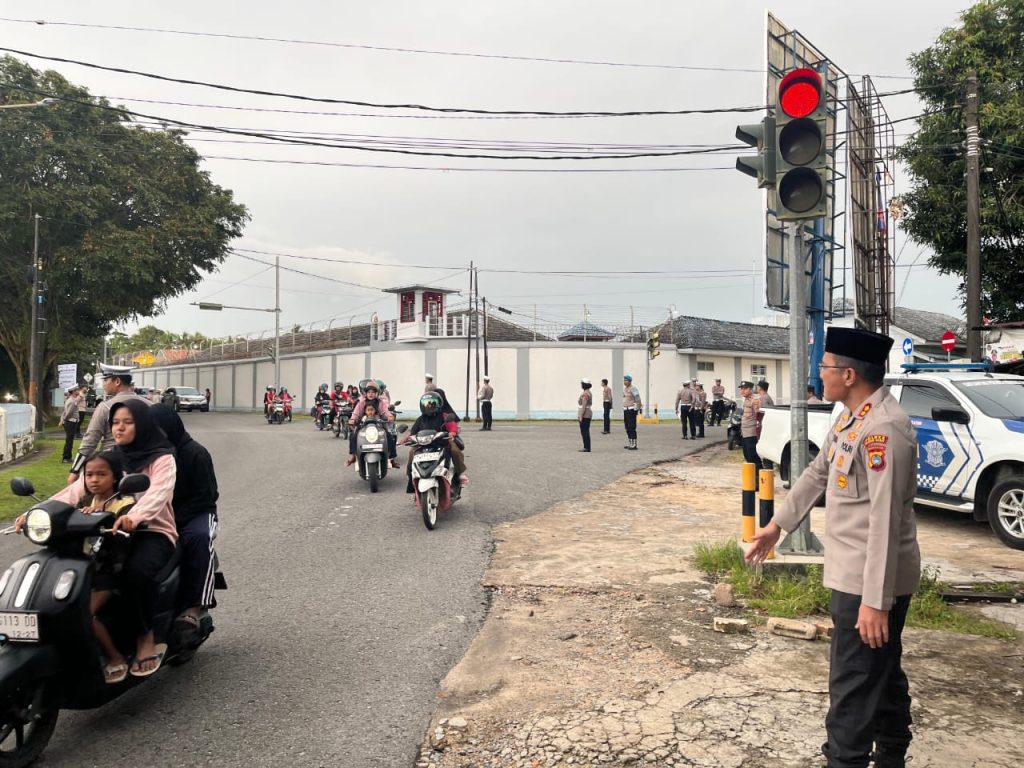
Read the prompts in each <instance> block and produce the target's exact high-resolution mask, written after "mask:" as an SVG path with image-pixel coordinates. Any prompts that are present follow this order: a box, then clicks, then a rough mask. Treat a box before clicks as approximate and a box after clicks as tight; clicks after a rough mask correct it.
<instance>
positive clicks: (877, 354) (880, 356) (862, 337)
mask: <svg viewBox="0 0 1024 768" xmlns="http://www.w3.org/2000/svg"><path fill="white" fill-rule="evenodd" d="M890 349H892V339H891V338H889V337H888V336H883V335H882V334H880V333H874V332H873V331H865V330H862V329H861V328H835V327H833V328H829V329H828V333H827V334H826V335H825V351H826V352H831V353H832V354H833V355H840V356H841V357H849V358H852V359H854V360H860V361H862V362H865V363H873V364H874V365H884V364H885V361H886V359H887V358H888V357H889V350H890Z"/></svg>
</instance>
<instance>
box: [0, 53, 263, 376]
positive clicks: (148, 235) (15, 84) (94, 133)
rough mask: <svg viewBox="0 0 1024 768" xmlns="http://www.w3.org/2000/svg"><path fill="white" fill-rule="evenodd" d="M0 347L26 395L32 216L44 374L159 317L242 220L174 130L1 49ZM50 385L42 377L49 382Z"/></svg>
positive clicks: (220, 255) (242, 213) (92, 354)
mask: <svg viewBox="0 0 1024 768" xmlns="http://www.w3.org/2000/svg"><path fill="white" fill-rule="evenodd" d="M44 94H53V95H55V96H57V97H58V100H57V101H56V102H54V103H51V104H48V105H46V106H41V107H35V108H27V109H0V346H2V347H3V348H4V349H5V350H6V352H7V354H8V355H9V357H10V359H11V362H12V364H13V365H14V369H15V372H16V374H17V377H18V381H19V386H20V387H21V389H22V392H23V394H24V392H25V390H26V380H27V376H28V357H29V338H30V336H29V325H30V312H31V303H30V294H31V286H30V284H29V272H30V263H31V258H30V256H31V252H32V242H33V219H34V217H35V215H36V214H38V215H39V216H41V217H42V218H41V220H40V221H39V252H40V255H41V257H42V262H43V271H42V273H41V276H42V280H43V283H44V285H45V294H44V295H45V301H46V304H45V307H46V317H47V321H48V322H47V325H46V328H47V333H46V334H45V336H42V337H41V338H42V339H43V340H44V341H43V343H44V347H43V362H44V368H43V370H44V371H47V370H50V368H51V365H52V363H53V362H55V361H56V360H57V358H58V356H59V357H60V358H61V362H64V361H67V362H72V361H74V360H77V359H81V360H82V361H83V362H84V361H87V360H94V359H96V358H97V357H98V356H99V353H100V350H102V347H103V341H102V339H103V337H104V336H105V335H106V334H107V333H108V332H109V331H110V328H111V326H113V325H114V324H117V323H120V322H123V321H125V320H128V319H130V318H134V317H139V316H150V315H155V314H158V313H159V312H160V311H162V309H163V308H164V305H165V303H166V301H167V300H168V299H169V298H171V297H173V296H177V295H179V294H181V293H183V292H184V291H187V290H189V289H191V288H194V287H195V286H196V285H197V284H198V283H199V282H200V281H201V280H202V278H203V276H204V274H205V273H209V272H211V271H214V270H216V269H217V268H218V266H219V265H220V263H221V262H222V261H223V260H224V258H225V257H226V256H227V252H228V247H229V244H230V242H231V240H232V239H233V238H236V237H238V236H239V235H241V233H242V228H243V226H244V224H245V222H246V221H247V220H248V214H247V212H246V210H245V207H244V206H242V205H241V204H239V203H236V202H235V201H234V200H233V197H232V194H231V192H230V190H227V189H223V188H222V187H220V186H218V185H216V184H214V183H213V182H212V181H211V179H210V177H209V174H208V173H207V172H205V171H203V170H202V169H201V168H200V161H201V158H200V156H199V155H198V154H197V153H196V152H195V150H193V149H192V148H191V147H190V146H188V145H187V144H185V142H184V141H183V140H182V136H181V134H180V133H179V132H176V131H171V130H161V129H154V128H151V127H144V126H141V125H139V124H138V123H137V122H136V121H133V120H132V119H131V118H130V117H129V116H128V115H126V114H125V113H124V112H123V111H121V110H118V109H111V108H110V105H109V104H108V103H107V102H106V101H105V100H104V99H98V98H95V97H93V96H91V95H90V94H89V93H88V91H86V90H85V89H84V88H81V87H78V86H76V85H73V84H72V83H69V82H68V81H67V80H65V79H64V78H63V77H62V76H61V75H60V74H58V73H57V72H53V71H43V72H41V71H37V70H35V69H33V68H32V67H30V66H28V65H27V64H25V63H24V62H22V61H20V60H18V59H15V58H12V57H4V58H0V104H12V103H25V102H35V101H38V100H39V99H40V98H42V95H44ZM51 383H52V382H51Z"/></svg>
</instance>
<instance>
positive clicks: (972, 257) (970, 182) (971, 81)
mask: <svg viewBox="0 0 1024 768" xmlns="http://www.w3.org/2000/svg"><path fill="white" fill-rule="evenodd" d="M964 121H965V122H966V124H967V356H968V357H970V358H971V362H978V361H980V360H981V331H979V330H978V328H980V327H981V229H980V225H981V201H980V196H979V192H978V177H979V168H978V145H979V143H980V140H979V135H978V75H977V73H975V72H971V73H969V74H968V75H967V98H966V103H965V104H964Z"/></svg>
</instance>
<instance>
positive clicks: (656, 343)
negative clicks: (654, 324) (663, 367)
mask: <svg viewBox="0 0 1024 768" xmlns="http://www.w3.org/2000/svg"><path fill="white" fill-rule="evenodd" d="M660 346H661V333H660V332H659V331H651V333H650V335H649V336H648V337H647V355H648V357H650V359H651V360H653V359H654V358H656V357H657V356H658V355H660V354H661V352H659V351H658V347H660Z"/></svg>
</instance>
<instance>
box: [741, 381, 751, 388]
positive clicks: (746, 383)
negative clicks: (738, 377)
mask: <svg viewBox="0 0 1024 768" xmlns="http://www.w3.org/2000/svg"><path fill="white" fill-rule="evenodd" d="M753 388H754V382H752V381H741V382H740V389H753Z"/></svg>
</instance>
